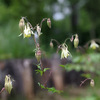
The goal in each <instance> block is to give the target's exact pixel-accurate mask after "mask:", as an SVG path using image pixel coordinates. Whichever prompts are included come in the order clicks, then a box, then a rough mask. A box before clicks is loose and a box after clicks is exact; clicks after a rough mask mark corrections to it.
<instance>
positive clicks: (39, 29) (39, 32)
mask: <svg viewBox="0 0 100 100" xmlns="http://www.w3.org/2000/svg"><path fill="white" fill-rule="evenodd" d="M37 33H38V36H40V35H41V34H42V33H41V27H40V26H39V25H37Z"/></svg>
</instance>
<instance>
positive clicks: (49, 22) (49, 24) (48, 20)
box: [47, 18, 51, 28]
mask: <svg viewBox="0 0 100 100" xmlns="http://www.w3.org/2000/svg"><path fill="white" fill-rule="evenodd" d="M47 25H48V27H49V28H51V20H50V18H48V19H47Z"/></svg>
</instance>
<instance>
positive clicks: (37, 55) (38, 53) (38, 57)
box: [35, 49, 41, 62]
mask: <svg viewBox="0 0 100 100" xmlns="http://www.w3.org/2000/svg"><path fill="white" fill-rule="evenodd" d="M35 57H36V59H37V61H38V62H39V61H40V59H41V50H40V49H38V50H37V51H36V53H35Z"/></svg>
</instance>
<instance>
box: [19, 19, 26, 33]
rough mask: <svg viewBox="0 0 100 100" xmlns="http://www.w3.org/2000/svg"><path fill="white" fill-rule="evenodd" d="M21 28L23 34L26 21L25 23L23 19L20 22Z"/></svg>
mask: <svg viewBox="0 0 100 100" xmlns="http://www.w3.org/2000/svg"><path fill="white" fill-rule="evenodd" d="M19 28H20V31H21V33H23V32H24V28H25V21H24V19H23V18H21V19H20V21H19Z"/></svg>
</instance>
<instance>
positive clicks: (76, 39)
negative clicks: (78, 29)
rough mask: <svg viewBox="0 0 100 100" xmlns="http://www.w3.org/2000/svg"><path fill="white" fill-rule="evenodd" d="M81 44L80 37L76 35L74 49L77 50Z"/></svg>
mask: <svg viewBox="0 0 100 100" xmlns="http://www.w3.org/2000/svg"><path fill="white" fill-rule="evenodd" d="M78 44H79V39H78V35H77V34H76V35H75V39H74V47H75V48H77V47H78Z"/></svg>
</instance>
